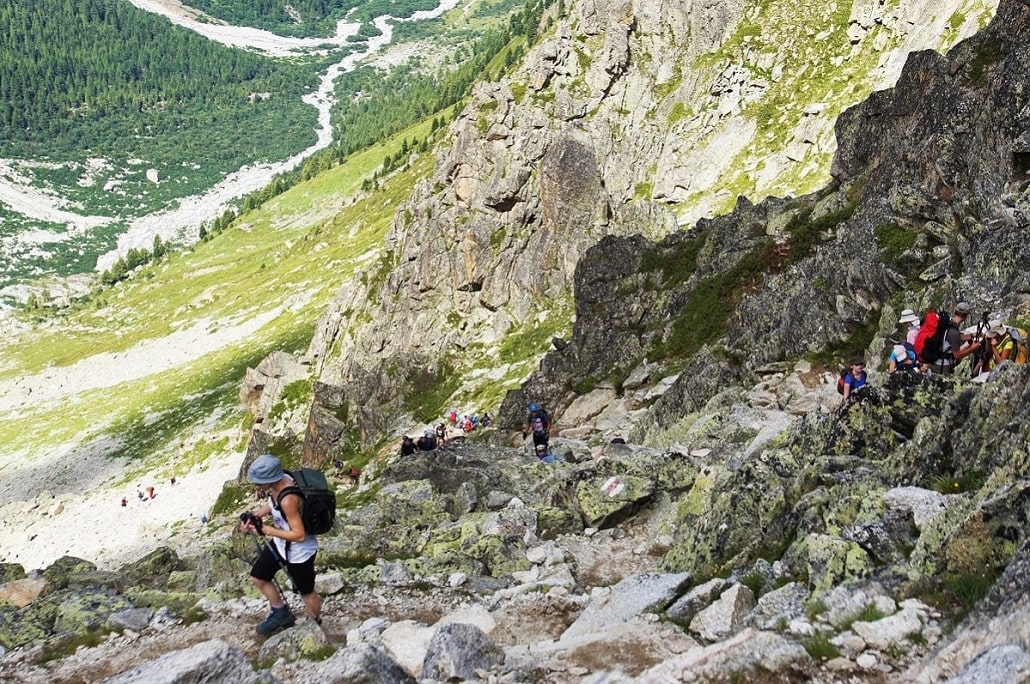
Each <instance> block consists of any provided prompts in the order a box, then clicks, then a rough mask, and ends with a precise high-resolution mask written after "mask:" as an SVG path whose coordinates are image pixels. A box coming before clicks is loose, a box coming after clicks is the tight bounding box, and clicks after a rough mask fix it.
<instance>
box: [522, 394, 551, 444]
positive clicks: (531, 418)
mask: <svg viewBox="0 0 1030 684" xmlns="http://www.w3.org/2000/svg"><path fill="white" fill-rule="evenodd" d="M530 434H532V435H533V447H534V448H535V447H537V446H540V445H541V444H544V445H546V444H547V442H548V441H550V439H551V417H550V416H549V415H547V411H545V410H544V409H543V407H541V406H540V405H539V404H537V403H535V402H534V403H531V404H530V405H529V413H528V414H527V415H526V424H525V425H524V426H523V427H522V436H523V437H528V436H529V435H530Z"/></svg>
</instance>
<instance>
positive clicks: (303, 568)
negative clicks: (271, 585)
mask: <svg viewBox="0 0 1030 684" xmlns="http://www.w3.org/2000/svg"><path fill="white" fill-rule="evenodd" d="M287 566H288V567H289V572H290V577H292V578H293V583H294V584H295V585H297V591H299V592H300V593H301V595H305V594H310V593H311V592H313V591H314V590H315V557H314V556H312V557H311V558H309V559H307V560H306V561H304V562H303V563H287ZM281 567H282V566H281V565H279V559H278V558H276V556H275V554H273V553H272V550H271V549H269V548H268V546H267V545H266V546H265V548H264V549H262V551H261V555H260V556H258V557H257V560H256V561H254V565H253V567H251V569H250V576H251V577H254V578H256V579H259V580H264V581H265V582H271V581H272V579H273V578H274V577H275V573H276V572H277V571H278V570H279V568H281Z"/></svg>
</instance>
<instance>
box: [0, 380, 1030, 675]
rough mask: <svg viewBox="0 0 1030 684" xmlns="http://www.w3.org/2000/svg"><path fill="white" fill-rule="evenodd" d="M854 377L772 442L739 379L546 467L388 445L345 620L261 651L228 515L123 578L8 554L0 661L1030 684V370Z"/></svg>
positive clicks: (328, 585)
mask: <svg viewBox="0 0 1030 684" xmlns="http://www.w3.org/2000/svg"><path fill="white" fill-rule="evenodd" d="M817 394H819V395H820V396H821V400H822V401H823V402H824V403H825V404H826V405H827V406H828V405H830V403H831V402H834V401H835V397H836V394H835V393H834V392H833V390H832V389H830V388H829V387H825V388H823V389H822V390H817ZM856 395H857V399H856V400H855V401H853V402H850V403H848V404H847V405H845V406H842V407H840V408H839V409H838V410H835V411H833V412H827V413H818V412H816V413H811V414H809V415H808V416H807V417H806V418H804V419H795V420H794V421H793V422H792V424H791V427H790V428H789V429H787V430H785V431H782V432H765V433H763V432H761V431H748V430H747V429H746V428H743V427H742V425H743V424H742V423H739V422H736V421H732V420H731V421H723V420H720V417H721V416H725V415H726V414H727V410H728V409H729V411H730V412H731V413H737V414H742V413H747V412H751V413H752V414H753V417H754V419H756V420H759V421H761V420H762V419H765V418H768V419H769V420H768V421H767V422H769V423H773V422H775V414H776V410H774V409H770V408H760V407H756V406H749V405H748V403H747V402H746V401H741V400H740V399H739V398H732V399H731V398H730V396H729V392H726V393H725V394H724V395H723V396H719V397H716V398H715V399H713V400H711V401H709V402H708V403H707V404H706V405H705V406H704V407H702V408H701V409H700V410H698V411H696V412H695V418H696V420H695V423H694V426H693V427H692V429H691V430H689V431H688V432H687V433H686V434H685V435H684V436H683V446H682V447H681V448H677V449H671V450H659V449H654V448H651V447H646V446H642V445H638V444H633V443H631V444H608V445H605V446H603V447H601V448H599V449H596V448H591V447H589V446H588V445H587V444H585V443H583V442H580V441H576V440H568V439H558V438H556V439H555V442H554V445H553V446H554V451H555V453H556V454H558V455H559V456H561V458H562V460H561V461H560V462H559V463H557V464H554V465H547V464H543V463H540V462H538V461H537V459H536V458H535V457H534V456H532V455H530V454H529V452H528V450H524V449H514V448H501V447H496V446H491V445H489V444H488V443H486V442H484V441H478V440H468V439H456V440H454V441H453V442H451V443H449V444H447V445H445V446H444V447H442V448H440V449H438V450H436V451H434V452H428V453H423V454H418V455H415V456H411V457H404V458H397V457H395V458H392V459H390V462H389V463H388V465H387V466H386V467H385V469H384V470H383V471H382V472H381V473H379V476H378V477H377V478H374V479H373V478H369V479H367V480H366V482H365V483H363V484H362V486H361V488H360V489H361V490H363V492H362V495H363V497H364V498H365V500H367V501H368V503H366V504H364V505H360V506H357V507H354V508H351V509H347V510H345V511H343V512H342V513H341V517H340V520H339V521H338V524H337V527H336V529H334V531H333V533H332V534H330V535H328V536H326V537H324V538H323V545H322V551H321V552H320V559H321V564H322V569H321V572H320V575H319V585H318V587H319V591H320V592H321V593H323V594H324V595H325V596H326V622H325V629H324V630H320V629H317V628H315V627H314V626H313V625H311V623H309V622H305V621H301V622H300V623H299V624H298V626H297V627H295V628H292V629H289V630H287V631H285V632H283V633H282V634H280V635H277V636H276V637H273V638H271V639H268V640H267V641H265V642H264V643H261V642H260V641H255V640H254V639H253V637H252V636H251V635H250V630H251V628H252V626H253V625H254V624H256V623H257V622H258V621H259V620H260V619H261V617H262V616H263V611H264V608H263V600H262V599H260V598H258V597H257V596H256V595H255V594H254V593H253V590H252V589H249V588H248V587H249V585H246V586H245V583H244V582H243V579H242V578H243V577H244V576H245V574H246V570H247V567H248V563H249V558H250V557H251V556H252V554H253V544H252V540H249V539H247V538H245V537H244V536H242V535H240V534H239V533H234V534H230V533H228V531H227V529H226V531H223V532H222V533H220V534H218V535H216V538H215V539H214V540H212V543H211V544H210V545H208V546H207V547H206V548H205V549H204V552H203V553H202V554H201V555H198V556H195V557H185V558H180V557H178V556H177V555H176V554H175V553H174V552H171V551H170V550H168V549H162V550H159V551H157V552H155V553H153V554H151V555H149V556H148V557H146V558H143V559H141V560H140V561H138V562H136V563H131V564H128V565H126V566H124V567H122V568H120V569H119V570H117V571H108V572H101V571H97V570H96V569H95V567H94V566H92V564H90V563H88V562H86V561H82V560H80V559H74V558H64V559H61V560H60V561H58V562H57V563H55V564H53V565H52V566H50V567H48V568H46V569H45V570H43V571H42V572H38V573H30V576H28V577H25V576H24V575H25V573H24V571H22V570H21V568H20V567H18V566H14V565H7V566H4V567H3V579H4V581H3V583H2V584H0V644H2V645H3V649H4V653H3V654H2V656H0V676H3V677H4V680H5V681H13V682H42V681H82V680H85V681H102V680H103V681H112V682H129V681H181V679H177V678H176V677H193V678H197V677H201V678H205V680H206V681H283V682H300V681H312V680H313V679H315V680H318V681H340V682H344V681H346V682H353V681H369V682H373V681H426V682H430V681H454V680H457V681H497V682H536V681H557V682H586V681H590V682H600V681H609V682H619V681H656V682H657V681H687V680H691V681H693V680H694V679H696V678H697V677H701V678H702V679H708V680H712V681H728V680H731V679H733V678H735V677H736V678H740V677H747V676H751V675H755V674H757V673H759V672H764V673H772V674H773V675H774V676H776V677H779V678H782V679H797V678H803V679H805V680H807V681H825V682H830V681H840V680H841V678H842V677H843V678H847V679H849V680H850V681H883V680H884V678H888V679H890V678H898V679H899V680H904V681H937V680H938V679H939V678H941V677H945V676H956V675H957V676H960V677H966V678H975V677H979V676H989V677H990V678H993V679H995V680H998V679H999V678H1001V679H1007V680H1010V681H1014V680H1015V679H1016V678H1018V677H1019V676H1020V675H1019V673H1020V672H1021V669H1020V668H1021V667H1022V666H1023V664H1024V663H1025V662H1027V660H1028V659H1030V654H1028V653H1027V652H1026V651H1025V647H1024V646H1023V645H1022V644H1023V642H1022V641H1021V634H1022V626H1023V624H1024V623H1025V620H1026V618H1027V616H1026V605H1025V603H1026V602H1025V601H1024V600H1023V599H1022V598H1021V597H1022V596H1023V592H1021V591H1019V590H1018V587H1019V586H1020V584H1019V583H1020V582H1022V581H1023V579H1025V578H1024V577H1023V575H1025V572H1026V567H1025V566H1026V558H1027V555H1026V550H1025V549H1026V535H1025V530H1026V529H1027V526H1026V522H1027V521H1026V515H1027V509H1026V505H1025V498H1026V491H1028V490H1030V477H1028V472H1027V463H1030V453H1028V452H1027V448H1026V445H1027V444H1028V443H1030V435H1028V433H1027V428H1026V425H1028V424H1030V422H1028V421H1027V418H1030V416H1026V415H1024V414H1025V413H1026V412H1027V406H1030V402H1027V399H1028V398H1030V368H1028V367H1026V366H1023V367H1010V368H1009V369H1007V370H1004V371H1000V372H998V373H997V374H996V376H995V377H993V378H992V380H991V381H990V382H988V383H986V384H984V385H976V384H972V383H968V382H963V381H955V380H952V379H940V378H922V379H920V378H915V377H912V376H891V377H890V378H888V379H887V381H886V382H884V383H883V384H882V386H881V385H880V383H879V382H877V383H875V384H874V386H872V387H869V388H863V389H862V390H859V391H858V392H857V393H856ZM1000 405H1003V406H1006V407H1011V410H1008V411H999V410H997V408H996V407H998V406H1000ZM906 425H909V426H910V425H916V426H918V427H917V429H916V432H915V434H913V435H911V436H906V435H905V434H904V433H903V432H902V430H904V427H903V426H906ZM952 426H955V427H956V429H955V430H952V429H951V428H952ZM974 434H994V435H998V440H995V441H993V442H990V443H983V442H981V441H975V440H973V439H971V438H970V437H969V436H970V435H974ZM861 444H864V445H866V446H865V449H864V450H863V449H862V448H861V447H860V446H858V445H861ZM688 445H692V446H688ZM945 455H946V456H945ZM952 483H954V484H955V487H954V488H953V487H951V485H952ZM941 490H943V491H941ZM756 531H758V532H759V534H756ZM988 590H989V591H988ZM984 593H986V596H985V597H984V599H983V600H982V601H979V603H977V600H978V598H979V597H980V596H981V595H983V594H984ZM974 604H975V605H976V607H975V608H974V609H973V612H972V613H970V614H969V615H968V617H966V618H965V619H964V621H963V622H962V623H961V624H960V625H959V627H958V629H957V630H955V632H954V633H953V634H951V635H950V636H946V633H947V632H948V631H949V630H950V629H951V625H953V624H954V623H955V621H957V620H960V619H962V618H963V616H964V615H965V613H966V611H968V610H969V608H971V607H973V606H974ZM97 642H99V643H97ZM80 644H84V645H86V647H85V648H83V647H82V646H80V647H79V648H78V649H76V648H75V647H76V646H77V645H80ZM91 644H95V645H91ZM177 649H181V650H177ZM72 651H74V653H73V654H71V653H72ZM63 653H68V654H70V655H66V656H65V657H63V658H60V657H59V658H58V659H53V658H54V656H55V655H57V656H60V655H61V654H63ZM984 673H989V674H988V675H985V674H984ZM108 677H110V679H109V680H108V679H107V678H108ZM970 681H972V679H970Z"/></svg>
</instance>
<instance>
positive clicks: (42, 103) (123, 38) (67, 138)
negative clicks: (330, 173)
mask: <svg viewBox="0 0 1030 684" xmlns="http://www.w3.org/2000/svg"><path fill="white" fill-rule="evenodd" d="M0 26H2V27H3V30H4V41H3V42H4V49H3V50H2V51H0V143H2V144H3V145H4V149H5V155H4V156H14V157H22V158H36V159H39V158H47V159H50V160H54V161H64V160H79V159H82V158H83V157H84V156H86V155H87V150H88V155H89V156H100V157H108V158H115V159H128V158H132V157H137V158H141V159H144V160H145V161H146V162H147V164H148V165H150V166H153V167H155V168H157V169H158V170H159V171H162V170H163V169H162V167H163V166H164V164H169V165H174V166H176V167H178V169H177V170H176V171H175V173H174V175H173V174H172V173H171V170H170V169H169V173H168V174H167V185H166V186H165V189H162V188H161V187H160V186H158V187H155V188H153V189H152V192H151V193H150V194H151V196H156V198H158V199H160V198H161V197H164V196H174V195H177V194H181V192H182V188H181V187H180V186H181V185H182V184H184V183H185V184H189V185H195V186H197V187H202V186H203V185H206V184H209V183H210V182H211V180H212V179H214V178H218V177H221V176H222V175H224V174H225V173H227V172H229V171H231V170H233V169H236V168H239V166H240V164H241V163H245V162H247V161H254V160H260V159H278V158H282V157H286V156H289V155H290V154H291V153H294V152H296V151H298V150H300V149H303V147H304V146H305V145H308V144H311V142H312V141H313V136H314V134H313V132H312V127H313V125H314V120H315V113H314V112H313V111H312V109H311V108H310V107H308V106H306V105H304V104H303V103H302V102H301V101H300V96H301V95H302V94H303V93H304V92H306V91H307V90H310V89H311V88H313V87H314V85H315V83H316V81H315V79H314V77H313V75H312V73H311V72H312V70H311V69H310V68H307V69H302V68H300V67H299V66H298V65H296V64H291V63H288V62H276V61H273V60H270V59H266V58H263V57H260V56H257V55H254V54H251V53H249V52H245V51H242V50H231V49H228V48H225V47H222V46H220V45H218V44H217V43H214V42H212V41H209V40H206V39H204V38H202V37H200V36H198V35H196V34H195V33H193V32H191V31H187V30H185V29H181V28H179V27H175V26H173V25H172V24H171V23H169V22H168V21H167V20H166V19H164V18H161V17H158V16H155V15H153V14H149V13H147V12H143V11H141V10H138V9H136V8H135V7H133V6H132V5H130V4H129V3H127V2H123V1H121V0H34V1H33V2H31V3H25V2H19V1H18V0H0ZM241 130H247V131H249V132H250V135H247V136H241V135H239V131H241ZM128 131H132V132H133V133H134V134H133V135H127V134H126V133H127V132H128ZM184 159H192V160H193V161H195V162H196V163H197V165H199V167H200V168H193V169H190V170H188V171H186V170H183V169H182V167H181V162H182V161H183V160H184ZM161 175H162V176H165V175H166V174H164V173H162V174H161ZM162 185H164V184H162ZM167 186H172V187H167ZM92 199H94V200H96V199H97V198H92ZM134 203H135V202H134Z"/></svg>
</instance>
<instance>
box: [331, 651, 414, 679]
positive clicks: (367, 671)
mask: <svg viewBox="0 0 1030 684" xmlns="http://www.w3.org/2000/svg"><path fill="white" fill-rule="evenodd" d="M316 679H317V681H319V682H326V683H327V684H382V682H394V683H396V684H408V683H414V681H415V680H414V679H413V678H412V676H411V675H410V674H408V673H407V672H406V671H405V670H404V669H403V668H402V667H401V666H400V665H398V664H397V663H396V662H395V661H394V660H393V659H391V658H390V656H389V655H388V654H387V653H386V651H384V650H383V649H382V648H379V647H377V646H374V645H372V644H364V643H362V644H355V645H351V646H348V647H347V648H343V649H340V650H339V651H337V652H336V653H334V654H333V655H332V657H330V658H329V659H328V660H326V661H325V663H324V664H323V665H322V667H321V668H319V670H318V676H317V678H316Z"/></svg>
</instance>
